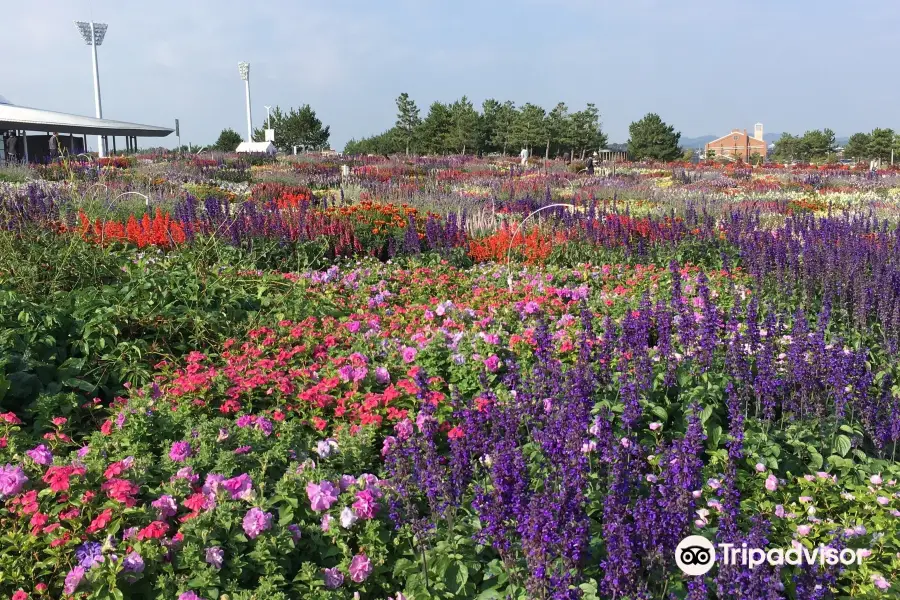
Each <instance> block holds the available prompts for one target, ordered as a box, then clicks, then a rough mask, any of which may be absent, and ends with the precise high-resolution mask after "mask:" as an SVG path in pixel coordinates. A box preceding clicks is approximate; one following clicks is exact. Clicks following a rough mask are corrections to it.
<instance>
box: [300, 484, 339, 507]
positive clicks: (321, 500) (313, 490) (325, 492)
mask: <svg viewBox="0 0 900 600" xmlns="http://www.w3.org/2000/svg"><path fill="white" fill-rule="evenodd" d="M306 495H307V496H308V497H309V502H310V505H311V507H312V509H313V510H314V511H316V512H321V511H323V510H328V509H329V508H331V505H332V504H334V503H335V502H337V497H338V491H337V488H335V487H334V484H332V483H331V482H330V481H323V482H322V483H319V484H316V483H312V482H310V483H308V484H306Z"/></svg>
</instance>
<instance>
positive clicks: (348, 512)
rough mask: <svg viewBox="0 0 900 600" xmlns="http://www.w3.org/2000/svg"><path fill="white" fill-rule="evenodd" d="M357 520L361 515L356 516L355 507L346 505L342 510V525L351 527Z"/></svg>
mask: <svg viewBox="0 0 900 600" xmlns="http://www.w3.org/2000/svg"><path fill="white" fill-rule="evenodd" d="M357 520H359V517H357V516H356V513H355V512H353V509H352V508H350V507H349V506H346V507H344V510H342V511H341V527H343V528H344V529H350V528H351V527H353V524H354V523H356V521H357Z"/></svg>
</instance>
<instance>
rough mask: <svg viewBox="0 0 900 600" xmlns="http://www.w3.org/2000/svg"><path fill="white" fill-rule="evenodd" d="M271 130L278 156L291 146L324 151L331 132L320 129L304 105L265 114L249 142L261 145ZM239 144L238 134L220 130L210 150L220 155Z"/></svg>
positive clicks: (327, 127) (277, 109) (323, 126)
mask: <svg viewBox="0 0 900 600" xmlns="http://www.w3.org/2000/svg"><path fill="white" fill-rule="evenodd" d="M266 128H269V129H274V130H275V141H274V142H273V144H275V147H276V148H278V149H279V150H281V151H282V152H286V153H291V152H292V151H293V149H294V146H298V147H300V148H302V149H304V150H324V149H326V148H328V138H329V137H331V128H330V126H328V125H323V124H322V121H321V120H320V119H319V118H318V117H317V116H316V111H314V110H313V109H312V108H311V107H310V106H309V104H304V105H303V106H301V107H300V108H299V109H295V108H290V109H288V110H287V111H286V112H285V111H283V110H281V107H280V106H276V107H275V108H274V109H273V110H272V111H271V112H270V114H269V116H268V119H267V122H266V123H265V124H264V126H263V127H257V128H256V129H254V130H253V141H254V142H263V141H265V139H266V137H265V129H266ZM242 141H244V140H243V138H242V137H241V134H239V133H238V132H236V131H235V130H233V129H230V128H228V129H223V130H222V133H220V134H219V139H218V140H216V143H215V144H214V145H213V146H212V148H213V149H214V150H220V151H222V152H234V149H235V148H237V146H238V144H240V143H241V142H242Z"/></svg>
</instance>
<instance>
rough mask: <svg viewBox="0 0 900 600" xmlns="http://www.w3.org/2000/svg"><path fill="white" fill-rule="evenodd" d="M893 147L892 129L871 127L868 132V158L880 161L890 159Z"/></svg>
mask: <svg viewBox="0 0 900 600" xmlns="http://www.w3.org/2000/svg"><path fill="white" fill-rule="evenodd" d="M893 147H894V130H893V129H873V130H872V133H870V134H869V146H868V149H869V156H868V157H869V158H877V159H880V160H882V161H888V160H891V149H892V148H893Z"/></svg>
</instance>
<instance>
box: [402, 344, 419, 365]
mask: <svg viewBox="0 0 900 600" xmlns="http://www.w3.org/2000/svg"><path fill="white" fill-rule="evenodd" d="M416 354H418V352H417V351H416V349H415V348H410V347H409V346H406V347H404V348H403V351H402V352H401V355H402V356H403V362H405V363H406V364H409V363H411V362H412V361H414V360H416Z"/></svg>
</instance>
